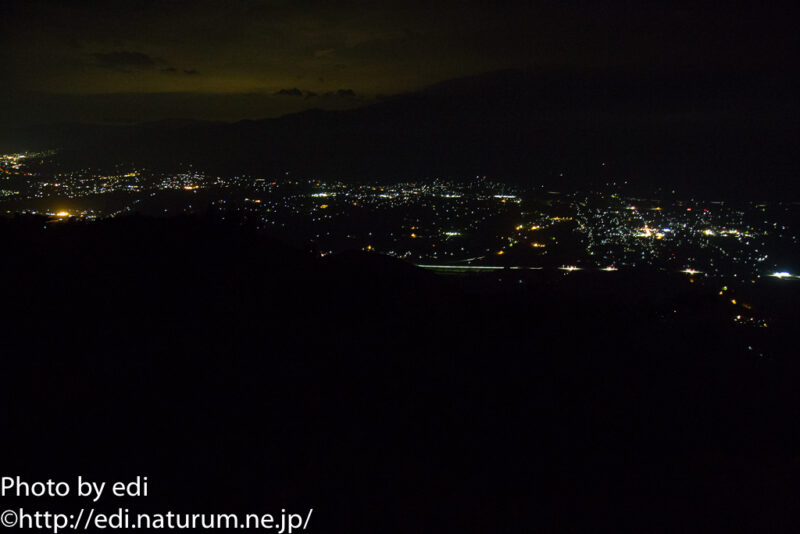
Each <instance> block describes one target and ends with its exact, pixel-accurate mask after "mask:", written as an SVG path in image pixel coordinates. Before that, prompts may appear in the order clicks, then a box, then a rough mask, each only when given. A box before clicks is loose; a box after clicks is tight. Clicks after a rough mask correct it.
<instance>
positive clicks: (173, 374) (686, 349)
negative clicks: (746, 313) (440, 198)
mask: <svg viewBox="0 0 800 534" xmlns="http://www.w3.org/2000/svg"><path fill="white" fill-rule="evenodd" d="M0 246H2V250H3V251H4V254H3V260H2V262H0V272H1V273H2V278H1V280H2V283H3V295H4V298H3V308H4V309H5V311H6V312H7V318H6V319H4V320H3V322H2V337H0V354H2V357H1V359H0V401H1V402H2V409H0V428H2V429H3V448H4V452H3V454H2V459H3V474H4V475H20V476H21V477H22V478H23V479H28V480H46V479H48V478H52V479H54V480H71V479H74V478H75V477H76V476H77V475H83V476H86V477H90V478H92V479H93V480H125V479H132V478H134V477H135V476H137V475H145V476H148V478H149V480H150V482H151V495H150V496H149V497H148V498H147V499H143V500H138V501H137V500H135V499H131V500H127V501H119V500H116V501H115V500H113V499H112V500H108V501H104V503H101V504H100V505H98V509H101V508H103V507H104V506H105V507H108V508H109V509H110V510H109V511H113V509H116V508H117V507H119V506H124V507H129V508H130V509H132V510H133V511H135V512H144V511H153V512H165V511H167V510H173V511H176V512H189V513H209V512H226V513H228V512H241V513H245V512H252V513H268V512H276V511H279V510H280V509H281V508H286V509H299V510H301V511H304V510H305V509H307V508H314V517H313V519H312V521H311V526H310V528H309V531H311V532H324V533H339V532H348V533H350V532H352V533H355V532H381V533H384V532H385V533H390V532H437V533H439V532H538V531H542V532H545V531H546V532H575V531H582V532H602V531H625V530H632V531H636V532H676V531H703V532H710V531H729V532H730V531H772V532H786V531H790V530H793V528H792V527H793V526H796V519H797V510H798V509H800V508H799V507H798V505H800V488H799V487H798V486H800V482H798V480H800V478H798V477H799V476H800V456H798V450H800V449H798V445H799V444H798V434H797V430H796V422H797V420H798V409H797V408H798V406H800V402H798V401H800V398H798V397H800V393H798V388H797V387H796V384H797V378H798V375H799V374H800V373H798V367H797V365H796V363H795V362H794V361H793V358H792V356H793V354H792V352H791V350H790V348H788V347H785V346H783V347H779V348H781V349H782V350H776V351H775V352H774V354H773V355H771V356H770V357H759V356H758V355H757V354H754V352H753V351H749V350H747V349H746V346H745V344H746V343H748V342H749V341H748V339H746V338H745V337H742V336H744V335H745V334H740V333H738V331H737V330H734V329H732V328H731V327H730V325H729V322H728V321H724V322H721V321H719V320H718V319H717V314H716V313H715V311H716V309H715V306H717V304H716V303H715V302H716V301H714V299H712V298H710V297H709V295H708V294H706V293H705V292H704V291H703V290H701V289H697V290H694V289H693V290H692V291H688V290H685V289H682V290H679V289H678V286H677V284H676V285H675V287H674V288H670V287H667V288H664V287H659V286H658V284H657V283H654V282H653V281H652V280H650V279H648V278H647V277H646V276H642V277H638V278H634V277H630V278H620V279H617V280H616V281H614V282H609V285H607V286H602V285H601V284H599V283H598V284H595V283H587V284H583V285H575V284H571V283H567V282H564V281H563V280H564V277H563V276H562V277H560V278H556V277H554V278H552V279H544V278H543V279H541V280H539V282H538V284H539V285H537V283H535V282H536V281H535V280H526V281H525V282H524V283H519V281H514V282H513V284H509V283H508V282H509V280H506V281H504V282H499V281H497V280H496V278H502V277H503V276H504V274H508V273H501V274H500V275H492V276H493V277H494V278H490V277H487V278H485V279H474V280H467V281H465V280H464V279H461V278H458V277H443V276H439V275H435V274H432V273H429V272H425V271H421V270H418V269H416V268H414V267H413V266H410V265H407V264H404V263H401V262H397V261H395V260H391V259H389V258H383V257H380V256H376V255H361V254H356V253H353V254H343V255H340V256H337V257H334V258H322V259H319V258H313V257H311V256H310V255H307V254H305V253H303V252H300V251H297V250H294V249H291V248H288V247H286V246H283V245H281V244H280V243H276V242H273V241H270V240H269V239H268V238H266V237H263V236H261V235H258V234H256V233H255V232H252V231H250V230H248V229H246V228H239V227H233V226H225V225H222V224H220V223H218V222H215V221H211V220H205V219H195V218H190V219H172V220H156V219H142V218H137V217H132V218H129V219H121V220H114V221H108V222H100V223H93V224H85V225H84V224H69V225H63V224H62V225H59V224H47V223H46V222H44V221H37V220H28V221H25V220H6V221H2V222H0ZM664 283H668V282H664ZM514 284H516V285H514ZM614 284H616V286H614ZM512 286H514V287H513V288H512ZM684 286H686V284H683V285H682V286H681V287H684ZM610 288H611V289H610ZM671 310H679V311H680V313H678V312H675V313H673V314H669V313H667V312H669V311H671ZM8 502H10V501H8V500H7V499H6V500H4V504H7V503H8ZM76 502H78V501H73V500H70V499H66V500H58V501H48V500H46V499H40V500H37V501H36V505H37V506H41V507H43V508H47V509H50V510H52V511H56V510H59V509H62V508H63V509H66V510H71V509H72V508H74V507H75V506H76ZM43 503H46V504H43ZM25 505H26V506H32V504H30V501H27V504H25Z"/></svg>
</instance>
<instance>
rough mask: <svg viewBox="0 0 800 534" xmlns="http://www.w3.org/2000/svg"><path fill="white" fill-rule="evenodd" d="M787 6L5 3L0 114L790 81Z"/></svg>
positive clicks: (10, 118) (123, 118)
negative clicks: (576, 84)
mask: <svg viewBox="0 0 800 534" xmlns="http://www.w3.org/2000/svg"><path fill="white" fill-rule="evenodd" d="M601 4H606V5H601ZM791 5H792V3H790V2H785V3H782V4H781V3H779V2H769V3H767V5H760V4H759V3H755V2H753V3H752V4H749V5H745V4H742V3H738V2H725V3H719V5H717V6H716V7H714V6H712V7H709V3H704V2H663V3H661V2H605V3H600V2H569V1H567V2H563V1H559V2H531V3H524V4H519V5H511V4H509V5H503V7H502V8H500V7H498V6H497V5H496V4H495V3H494V2H488V1H484V2H478V1H465V2H455V1H447V2H390V1H387V2H324V1H319V2H315V1H280V0H274V1H230V0H226V1H221V0H215V1H205V0H192V1H169V0H168V1H161V2H133V1H128V2H119V1H103V2H81V3H80V4H78V3H72V2H64V1H61V0H58V1H56V0H53V1H31V0H28V1H21V2H12V3H10V4H9V3H5V4H4V7H3V10H2V13H1V16H0V35H1V36H0V39H1V40H2V47H0V61H1V62H2V71H3V75H2V77H3V80H4V82H3V84H2V86H0V105H1V106H2V108H3V114H2V118H0V123H4V124H35V123H41V122H58V121H77V122H138V121H146V120H156V119H163V118H173V117H182V118H194V119H213V120H225V121H232V120H239V119H244V118H253V119H255V118H262V117H274V116H279V115H282V114H286V113H290V112H295V111H300V110H304V109H310V108H322V109H343V108H352V107H358V106H362V105H365V104H369V103H372V102H375V101H377V100H379V99H381V98H384V97H386V96H390V95H395V94H398V93H404V92H410V91H415V90H419V89H421V88H423V87H426V86H429V85H431V84H434V83H437V82H441V81H444V80H449V79H453V78H458V77H463V76H470V75H476V74H482V73H487V72H492V71H497V70H502V69H530V70H532V71H534V72H535V71H536V70H537V69H540V70H552V69H559V70H561V71H565V72H571V73H574V74H576V75H578V76H584V75H585V76H596V75H604V76H607V75H608V73H612V75H613V73H620V74H619V75H620V76H629V75H630V73H639V72H654V73H659V72H672V71H675V70H678V71H694V72H698V71H701V72H724V73H726V76H728V77H729V76H730V75H731V74H732V75H735V76H737V77H738V79H740V80H741V79H744V80H745V81H747V80H749V79H752V80H753V81H757V80H759V79H761V78H762V77H764V76H778V77H779V78H786V79H789V78H791V77H792V75H793V74H794V73H795V72H794V71H795V69H796V67H795V66H794V63H795V62H794V61H793V58H794V57H796V53H795V51H796V37H795V35H794V33H795V32H794V28H793V25H794V20H795V17H794V15H796V13H797V9H796V8H794V7H790V6H791ZM764 99H765V102H768V101H769V99H770V95H764Z"/></svg>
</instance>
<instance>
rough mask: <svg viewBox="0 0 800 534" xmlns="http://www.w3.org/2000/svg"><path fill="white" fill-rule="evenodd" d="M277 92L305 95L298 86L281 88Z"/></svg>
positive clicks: (277, 93) (280, 93) (283, 94)
mask: <svg viewBox="0 0 800 534" xmlns="http://www.w3.org/2000/svg"><path fill="white" fill-rule="evenodd" d="M275 94H276V95H280V96H303V91H301V90H300V89H298V88H297V87H292V88H291V89H281V90H280V91H278V92H276V93H275Z"/></svg>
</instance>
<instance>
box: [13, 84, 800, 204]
mask: <svg viewBox="0 0 800 534" xmlns="http://www.w3.org/2000/svg"><path fill="white" fill-rule="evenodd" d="M797 89H798V87H797V84H796V81H791V80H789V79H787V77H786V76H785V75H782V74H780V73H769V72H765V73H761V74H750V75H747V76H744V75H741V74H731V73H727V72H717V71H707V70H702V69H696V70H686V69H682V70H674V71H668V70H662V71H659V72H651V73H647V72H645V73H642V72H639V73H636V74H631V73H626V72H598V73H596V74H594V75H592V74H589V75H587V74H582V75H580V76H579V75H576V74H573V73H571V72H569V71H553V70H549V71H540V70H527V71H504V72H498V73H493V74H489V75H483V76H477V77H472V78H465V79H459V80H452V81H449V82H445V83H441V84H438V85H435V86H432V87H429V88H427V89H425V90H422V91H419V92H417V93H412V94H405V95H400V96H396V97H391V98H388V99H386V100H384V101H382V102H380V103H378V104H374V105H371V106H368V107H365V108H359V109H353V110H347V111H320V110H312V111H307V112H303V113H298V114H294V115H288V116H284V117H281V118H277V119H266V120H257V121H250V120H248V121H241V122H237V123H233V124H227V123H206V122H198V121H188V122H186V121H163V122H158V123H151V124H143V125H137V126H86V125H83V126H76V125H73V126H68V127H50V128H44V129H37V130H35V131H28V132H27V134H26V133H25V132H19V131H17V132H6V135H5V136H4V138H5V139H6V140H7V142H6V144H9V141H16V145H20V144H21V140H25V139H29V140H30V142H29V143H28V144H36V145H37V146H47V147H52V146H61V147H64V148H65V149H67V150H65V152H64V154H63V156H64V157H67V158H70V159H72V160H73V162H74V163H76V164H81V165H87V164H88V165H93V166H96V165H98V164H99V163H108V164H111V163H116V162H119V161H137V162H141V163H144V164H148V165H151V166H153V165H154V166H160V167H166V168H172V167H176V166H178V165H179V164H180V165H185V164H186V163H189V162H190V163H193V164H195V165H196V166H197V167H198V168H202V169H207V170H209V171H210V172H213V173H221V174H231V175H232V174H239V173H243V172H244V173H252V174H278V173H283V172H285V171H291V172H292V173H294V175H296V176H303V175H305V176H314V177H336V178H342V179H345V180H349V179H379V178H397V177H404V178H407V177H415V178H416V177H429V176H458V177H468V176H474V175H491V176H492V177H494V178H499V179H507V180H512V181H516V182H520V183H537V184H538V183H547V184H549V185H558V186H566V187H570V186H571V187H584V186H587V185H593V184H596V183H599V182H604V181H606V180H607V179H609V178H614V179H618V180H620V181H621V180H624V179H628V180H630V181H632V182H634V183H639V184H642V186H643V187H644V188H647V189H651V190H652V189H653V188H655V187H656V186H659V185H663V186H665V187H676V186H677V187H683V188H684V190H686V191H688V192H689V193H694V192H698V193H707V194H710V195H712V196H714V197H715V198H716V197H722V196H741V195H748V194H754V193H759V194H760V196H762V197H763V196H766V195H768V194H774V193H776V192H777V191H780V192H781V193H782V194H783V193H785V192H786V189H787V188H789V189H791V188H793V187H795V184H794V182H795V180H794V177H795V176H796V172H797V170H798V169H797V162H796V158H795V157H794V154H795V153H796V148H797V139H798V135H797V134H798V117H800V115H798V107H797V101H796V98H795V96H794V95H795V94H796V93H797ZM22 144H24V143H22ZM9 146H10V145H9ZM603 162H607V163H609V166H608V167H607V168H603V169H601V167H600V165H601V163H603ZM562 175H563V176H562ZM792 191H793V189H792Z"/></svg>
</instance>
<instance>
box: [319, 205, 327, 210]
mask: <svg viewBox="0 0 800 534" xmlns="http://www.w3.org/2000/svg"><path fill="white" fill-rule="evenodd" d="M327 207H328V205H327V204H323V205H321V206H320V207H319V209H321V210H324V209H325V208H327Z"/></svg>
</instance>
